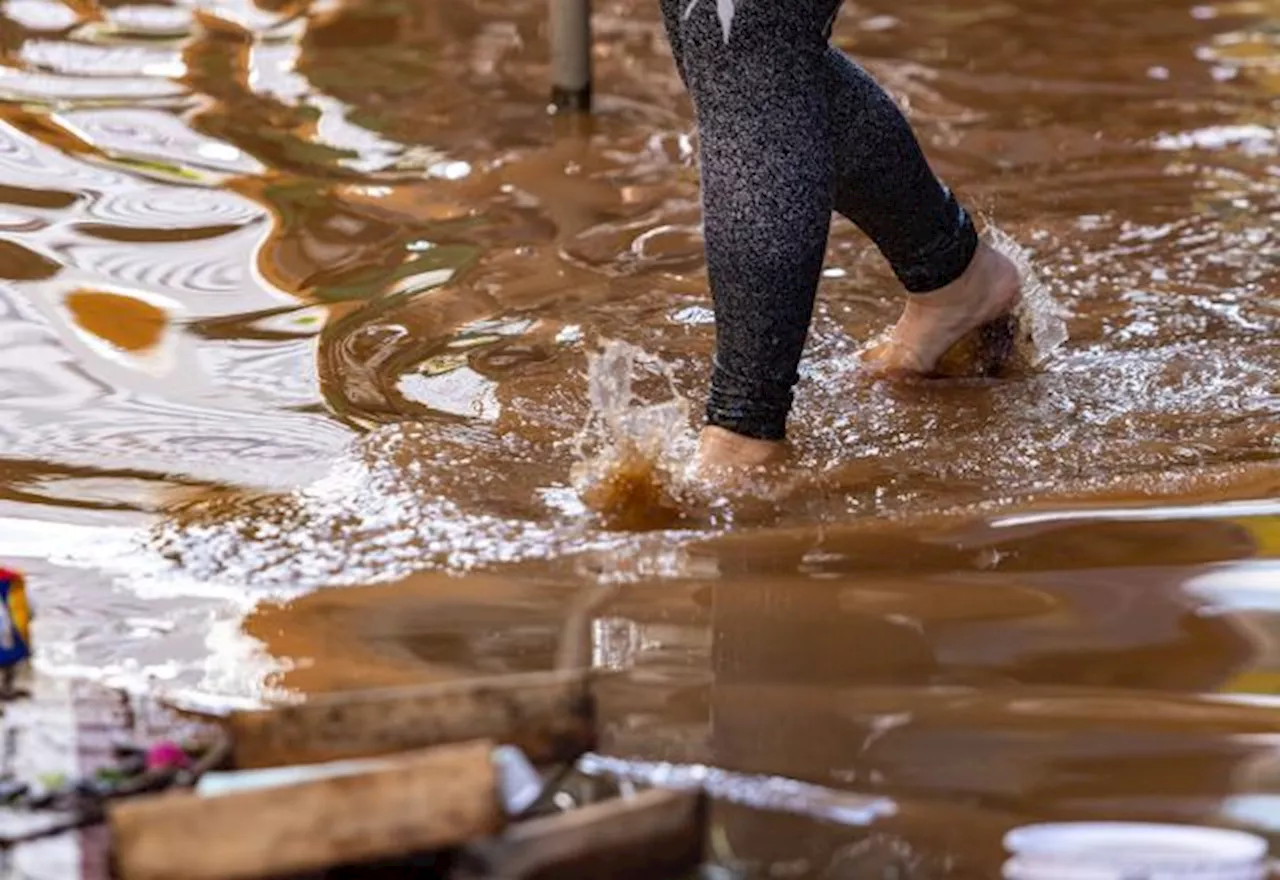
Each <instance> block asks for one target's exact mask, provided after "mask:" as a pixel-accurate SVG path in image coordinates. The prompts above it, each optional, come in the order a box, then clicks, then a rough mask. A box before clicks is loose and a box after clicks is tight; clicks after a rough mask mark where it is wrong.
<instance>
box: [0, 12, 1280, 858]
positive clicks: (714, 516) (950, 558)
mask: <svg viewBox="0 0 1280 880" xmlns="http://www.w3.org/2000/svg"><path fill="white" fill-rule="evenodd" d="M545 7H546V4H545V2H527V0H507V2H503V3H497V2H493V0H454V2H450V3H447V4H446V3H428V2H413V3H409V2H406V3H401V2H399V0H313V2H309V0H293V2H283V0H257V3H255V2H253V0H182V2H165V3H157V4H148V5H130V4H126V3H121V2H117V0H66V2H65V3H64V2H61V0H0V565H3V566H8V567H16V568H21V569H23V570H24V571H25V572H26V573H27V575H28V578H29V580H30V584H31V586H30V591H31V596H32V600H33V603H34V606H35V612H36V614H37V619H36V621H37V622H36V628H35V642H36V645H37V647H38V652H39V668H40V669H42V670H44V671H46V672H49V673H54V674H58V675H76V676H89V677H93V678H98V679H102V680H105V681H107V682H110V683H113V684H122V685H126V686H130V687H148V688H152V689H156V690H162V691H166V692H170V693H174V694H177V695H181V696H182V697H183V698H184V699H186V700H188V701H191V702H193V703H197V702H198V703H201V704H208V705H213V706H225V705H235V704H241V703H254V702H257V701H261V700H267V699H296V698H301V697H305V696H306V695H307V694H313V693H319V692H326V691H334V690H341V689H348V688H360V687H371V686H381V685H388V684H403V683H409V682H420V681H432V680H442V679H447V678H453V677H458V676H466V675H472V674H475V673H477V672H482V673H486V674H490V673H501V672H506V671H517V670H536V669H546V668H549V667H551V666H553V665H554V664H556V663H557V662H558V658H559V659H560V660H563V659H564V658H565V657H567V656H572V657H581V658H590V662H592V663H593V664H594V665H596V666H598V667H600V668H603V669H612V670H617V671H618V672H619V675H618V677H617V678H616V680H614V681H613V682H612V683H610V684H609V685H608V686H607V688H606V690H605V693H604V708H605V711H606V715H607V718H606V721H607V728H606V741H605V743H604V744H603V746H604V748H602V749H601V753H602V755H603V756H605V758H606V759H608V760H615V759H617V760H620V761H622V763H621V764H619V765H618V766H623V767H626V768H629V772H632V773H633V774H634V775H636V776H637V777H638V778H652V777H653V776H654V774H661V773H663V772H672V768H671V767H663V766H660V765H655V764H654V763H652V762H669V763H672V764H676V765H699V766H701V765H705V766H706V767H708V768H717V769H718V770H720V771H725V772H727V773H729V774H733V775H731V776H729V777H727V779H728V781H727V782H726V783H725V786H726V789H727V790H728V791H729V792H730V793H736V796H737V800H738V803H737V804H735V803H733V802H732V801H733V800H734V798H733V797H727V798H726V801H727V803H725V804H724V805H723V806H722V808H720V809H719V811H718V813H717V817H718V818H717V821H718V822H719V823H720V825H721V826H722V831H721V832H720V833H719V837H718V839H719V847H720V852H719V853H718V854H719V855H720V856H721V857H723V858H724V859H725V861H726V862H734V863H741V864H743V865H745V866H746V867H747V868H748V869H750V870H751V871H753V872H756V873H757V874H758V875H759V876H768V877H780V878H798V877H831V878H844V877H852V876H873V875H871V874H867V873H858V872H860V871H861V872H865V871H868V870H871V869H872V867H876V869H880V868H883V870H885V871H889V870H892V869H893V868H892V866H894V865H900V866H902V869H903V870H907V871H910V872H913V873H910V874H909V875H901V874H899V875H895V874H892V873H885V874H883V876H913V877H915V876H919V877H932V876H976V877H981V876H989V875H990V871H991V867H992V865H994V864H998V862H999V859H1000V854H1001V850H1000V835H1001V834H1002V833H1003V831H1004V830H1005V829H1007V828H1009V827H1011V826H1013V825H1014V824H1018V823H1021V822H1025V821H1028V820H1034V819H1040V818H1047V817H1049V818H1080V817H1089V818H1132V817H1141V818H1151V819H1165V820H1169V819H1185V820H1191V821H1203V822H1210V823H1225V824H1234V825H1237V826H1240V827H1245V828H1249V829H1252V830H1256V831H1261V832H1264V833H1268V834H1270V833H1272V832H1274V833H1275V835H1276V836H1277V837H1278V838H1280V760H1278V759H1277V758H1276V754H1277V745H1278V744H1280V732H1278V731H1280V724H1278V723H1277V719H1278V718H1280V342H1277V340H1278V339H1280V223H1277V221H1278V220H1280V128H1277V123H1276V120H1277V118H1280V117H1278V116H1277V112H1278V111H1280V2H1276V0H1242V2H1234V3H1216V4H1211V5H1200V6H1195V5H1190V4H1188V3H1187V2H1185V0H1178V2H1172V0H1141V2H1139V0H1119V2H1110V3H1104V2H1101V0H1081V2H1077V3H1074V4H1063V3H1051V2H1048V0H1005V2H982V0H974V2H970V3H947V2H943V0H924V2H917V3H913V4H908V5H905V6H896V5H894V4H891V3H889V2H888V0H870V2H865V3H858V4H856V5H855V4H852V3H849V4H847V5H846V7H845V10H844V13H843V15H842V17H841V19H840V22H839V24H838V26H837V29H836V40H837V42H838V43H839V44H840V45H841V46H842V47H843V48H844V49H845V50H846V51H848V52H850V53H851V54H852V55H853V56H854V57H856V58H857V59H858V60H859V61H861V62H862V63H864V64H865V65H866V66H867V67H868V68H869V69H870V70H871V71H872V72H873V73H874V74H875V75H876V76H877V77H878V78H879V79H880V80H881V81H882V82H883V83H884V84H885V85H886V87H888V88H889V89H890V90H891V91H893V92H894V94H895V96H897V97H898V98H900V99H901V100H902V102H903V104H904V106H905V107H906V108H907V109H908V113H909V116H910V118H911V120H912V122H913V124H914V125H915V126H916V129H917V131H918V133H919V134H920V137H921V140H922V142H923V144H924V146H925V147H926V151H927V153H928V154H929V157H930V159H931V161H932V162H933V164H934V166H935V168H936V169H937V171H938V172H939V174H940V175H941V176H942V177H943V178H944V179H946V180H947V181H948V182H949V183H950V184H951V185H952V186H953V187H954V188H955V189H956V190H957V191H958V193H959V194H960V195H961V196H962V197H963V199H964V200H965V201H966V202H967V203H968V204H970V205H972V206H973V207H974V208H975V210H976V212H977V213H979V214H980V215H982V216H983V217H984V218H985V219H986V220H987V221H988V222H990V223H991V224H994V225H995V226H996V227H998V228H999V229H1000V230H1003V232H1004V233H1007V234H1008V235H1009V236H1011V237H1012V238H1013V240H1015V241H1016V242H1017V243H1018V244H1019V245H1020V246H1021V247H1023V248H1025V249H1026V250H1027V252H1028V254H1029V255H1030V259H1031V261H1032V264H1033V267H1034V271H1035V273H1036V274H1037V276H1038V277H1039V279H1040V280H1041V281H1042V282H1043V284H1044V286H1045V290H1046V291H1047V292H1048V294H1049V295H1050V296H1052V298H1053V300H1055V301H1056V302H1057V303H1058V305H1059V306H1060V307H1061V309H1062V313H1063V314H1062V317H1063V320H1065V325H1066V330H1067V334H1068V338H1067V340H1066V341H1065V342H1064V343H1063V344H1062V345H1061V346H1059V347H1058V348H1057V349H1056V350H1055V351H1053V353H1052V355H1051V356H1050V357H1049V359H1048V360H1047V361H1046V362H1045V363H1044V364H1043V365H1042V366H1041V367H1040V368H1039V369H1038V370H1036V371H1034V372H1033V373H1031V374H1030V375H1021V376H1014V377H1010V378H1006V379H1001V380H991V381H976V380H947V381H934V382H928V383H916V384H909V385H891V384H883V383H875V382H872V381H869V380H868V379H867V378H866V377H865V376H864V375H862V374H861V373H860V371H859V370H858V367H857V362H856V353H857V351H858V350H859V349H860V348H861V347H862V346H863V345H864V344H865V343H867V342H868V341H870V340H871V339H872V338H873V337H875V336H876V335H877V334H879V333H880V332H881V331H883V330H884V329H885V328H886V327H887V326H888V325H889V324H890V323H891V322H892V321H893V320H894V319H895V318H896V317H897V315H898V313H899V311H900V309H901V299H900V297H899V294H898V293H897V291H898V287H897V285H896V283H895V282H894V280H893V276H892V274H891V273H890V271H889V269H888V267H887V266H886V265H885V264H884V263H883V261H882V260H881V258H880V257H879V255H878V254H877V253H876V252H875V251H874V249H873V248H872V247H871V245H870V243H869V242H868V241H867V240H866V239H865V238H864V237H863V236H862V235H861V234H860V233H858V232H857V230H855V229H854V228H852V227H851V226H850V225H849V224H848V223H847V222H845V221H843V220H839V221H836V222H835V223H834V224H833V232H832V238H831V244H830V249H829V253H828V259H827V265H826V270H825V272H824V280H823V284H822V289H821V291H820V294H819V306H818V313H817V317H816V319H815V323H814V330H813V333H812V335H811V338H810V344H809V348H808V350H807V356H806V361H805V365H804V367H803V373H802V375H803V380H802V386H801V388H800V389H799V401H800V402H799V406H798V409H797V412H796V416H795V419H794V421H793V432H794V441H795V443H796V446H797V450H798V457H799V464H798V466H797V467H796V469H795V473H794V475H793V478H792V479H791V481H790V482H788V483H787V484H785V485H783V486H781V487H775V491H773V492H772V493H771V494H770V495H769V496H768V497H767V498H764V499H760V500H757V501H754V502H751V503H747V502H743V501H734V502H732V503H730V502H727V501H726V502H724V503H710V504H707V505H705V506H704V507H702V508H699V509H697V510H689V511H686V515H685V516H684V517H682V518H679V519H677V520H674V521H672V522H668V523H664V524H661V526H662V527H658V528H648V529H644V530H627V529H618V528H610V527H608V526H607V524H605V523H603V522H601V521H600V520H599V519H598V518H597V517H595V516H593V515H592V513H591V512H590V511H589V510H587V509H586V508H585V507H584V506H583V504H582V500H581V498H580V497H579V493H578V492H577V491H576V489H575V485H574V482H573V475H574V473H575V467H576V466H578V465H580V464H581V463H582V461H583V455H584V454H585V453H584V451H583V449H582V447H581V444H580V442H579V439H580V433H581V432H582V430H583V428H584V426H586V425H588V424H589V423H591V422H592V420H593V419H599V418H600V417H601V414H602V408H604V409H607V408H608V407H609V406H613V405H616V406H618V407H623V408H624V409H625V407H624V406H623V405H624V404H625V403H626V401H619V400H613V401H610V400H606V399H603V398H602V396H601V393H600V392H601V388H602V386H601V383H600V381H599V374H597V377H596V381H595V384H594V386H593V383H592V381H590V380H589V375H588V374H589V358H590V357H592V356H593V355H596V354H597V353H599V352H600V351H601V350H602V348H605V347H607V346H612V348H611V349H610V350H611V351H614V352H618V351H623V352H626V351H635V352H640V353H642V354H643V357H642V358H641V361H642V362H641V363H638V364H637V365H636V379H637V381H636V384H635V389H636V397H637V399H636V401H635V402H634V403H633V404H632V406H631V407H630V410H629V411H632V412H635V411H639V412H640V413H641V414H642V415H643V414H644V413H645V412H647V410H645V409H644V407H647V406H651V405H653V404H659V403H661V402H662V401H663V400H666V399H669V398H671V396H672V391H671V388H670V387H669V386H672V385H673V386H674V389H675V394H676V397H675V398H674V399H675V402H676V403H681V402H686V403H687V404H688V412H689V416H688V420H689V424H692V423H693V420H694V419H695V417H696V416H697V415H698V411H699V406H700V401H701V399H702V394H703V391H704V385H705V381H706V372H707V367H708V362H709V354H710V351H711V346H712V342H713V326H712V323H711V313H710V311H709V306H710V303H709V299H708V297H707V295H706V286H705V276H704V273H703V264H702V252H701V237H700V235H701V232H700V228H699V205H698V182H697V170H696V167H695V166H694V164H693V155H694V144H695V139H694V138H695V132H694V131H693V128H692V123H691V118H692V117H691V110H690V107H689V105H688V102H687V99H686V98H685V96H684V94H683V91H682V88H681V85H680V82H679V79H678V78H677V76H676V73H675V68H674V65H673V64H672V62H671V59H670V56H669V54H668V49H667V46H666V42H665V39H664V37H663V34H662V30H661V26H660V22H659V18H658V4H657V3H656V2H651V0H609V2H600V3H597V4H596V29H597V39H598V44H597V49H596V70H597V77H598V80H597V85H596V91H597V101H598V112H597V114H596V115H595V116H594V117H593V118H592V119H591V120H588V121H583V120H576V121H575V120H571V119H564V118H554V117H551V116H549V115H548V114H547V111H546V99H547V95H548V93H549V92H548V89H549V79H548V76H549V74H548V61H547V46H546V41H545V33H544V31H545V21H544V18H545V12H546V9H545ZM445 8H447V9H448V15H446V14H445V13H444V11H443V10H444V9H445ZM903 10H905V11H903ZM620 345H625V346H630V347H631V348H619V346H620ZM664 374H665V375H666V376H669V377H670V382H668V380H667V379H666V378H664ZM686 433H687V429H686V428H683V427H682V428H681V429H680V430H678V431H675V432H674V433H671V435H670V436H667V437H665V438H664V442H666V443H667V444H668V445H670V446H671V447H672V448H675V449H679V444H680V442H682V440H683V439H684V438H685V434H686ZM602 760H603V759H602ZM615 769H616V768H615ZM708 772H709V771H708ZM737 774H741V775H740V776H739V775H737ZM766 777H785V778H786V779H789V780H793V781H800V782H806V783H814V784H816V785H820V786H823V787H825V788H827V789H832V790H839V791H841V792H848V793H850V794H851V795H874V796H883V797H885V798H888V799H889V802H891V803H892V804H893V805H894V809H893V810H892V811H891V813H890V814H889V815H884V816H879V817H870V818H869V817H867V816H866V815H863V813H860V812H859V811H858V810H856V809H852V808H850V809H834V808H832V809H826V810H824V809H820V806H821V805H818V804H812V803H810V804H805V803H800V804H798V805H796V809H793V810H789V811H783V812H779V813H776V814H770V815H765V816H762V815H761V814H757V813H753V812H747V811H745V810H744V809H743V806H744V805H750V804H751V803H753V802H758V801H759V798H760V797H763V796H765V795H767V794H768V793H769V792H770V791H773V790H774V789H773V788H771V786H776V785H779V784H781V783H780V782H779V781H778V780H773V781H770V780H769V779H767V778H766ZM856 801H857V798H856V797H851V798H850V802H851V803H852V802H856ZM866 822H870V824H871V826H872V829H873V833H871V834H870V835H868V833H867V830H866V828H865V827H864V823H866ZM874 876H882V875H881V874H875V875H874Z"/></svg>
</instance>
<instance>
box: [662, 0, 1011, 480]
mask: <svg viewBox="0 0 1280 880" xmlns="http://www.w3.org/2000/svg"><path fill="white" fill-rule="evenodd" d="M661 4H662V12H663V19H664V23H665V26H666V29H667V33H668V38H669V40H670V42H671V47H672V51H673V54H674V56H675V62H676V65H677V69H678V70H679V72H680V75H681V77H682V79H683V80H684V82H685V84H686V86H688V88H689V91H690V95H691V97H692V99H693V102H694V106H695V108H696V110H697V117H698V118H697V122H698V126H699V132H700V138H701V147H702V154H701V161H702V170H703V207H704V222H705V226H706V239H707V242H706V244H707V264H708V273H709V276H710V280H711V287H712V297H713V302H714V305H715V311H716V328H717V348H716V369H715V372H714V374H713V379H712V391H711V395H710V399H709V402H708V407H707V421H708V428H707V429H706V431H704V436H703V439H704V443H703V452H704V459H705V458H710V459H712V460H713V461H715V460H718V461H722V462H724V463H739V464H751V463H755V462H760V461H764V460H768V459H770V458H772V457H774V456H775V455H776V454H778V452H780V443H779V441H780V440H781V439H782V437H783V435H784V433H785V423H786V418H787V414H788V412H789V410H790V405H791V393H792V392H791V389H792V386H793V385H794V383H795V380H796V369H797V366H798V364H799V359H800V354H801V350H802V348H803V345H804V341H805V337H806V336H807V333H808V327H809V321H810V316H811V312H812V307H813V298H814V293H815V290H816V286H817V276H818V273H819V270H820V268H821V260H822V256H823V252H824V251H825V247H826V232H827V230H826V227H827V223H828V221H829V209H830V207H832V206H834V207H835V208H836V209H838V210H839V211H840V212H841V213H842V214H844V215H845V216H846V217H848V218H849V219H850V220H852V221H853V222H854V223H855V224H857V225H858V226H859V227H860V228H861V229H863V231H864V232H866V234H867V235H868V236H869V237H870V238H871V239H872V240H873V241H874V242H875V244H876V245H877V247H878V248H879V249H880V251H881V252H882V253H883V254H884V256H885V257H886V258H887V259H888V260H889V262H890V264H891V265H892V266H893V269H894V271H895V273H896V274H897V275H898V277H899V279H900V280H901V281H902V283H903V284H904V286H905V287H906V288H907V289H908V291H910V292H912V293H913V294H914V295H913V296H911V297H909V299H908V303H907V308H906V310H905V312H904V314H903V317H902V320H900V321H899V323H898V325H897V326H896V327H895V328H894V332H893V334H892V336H891V338H890V342H889V344H888V345H887V346H885V347H884V348H882V349H881V350H880V351H878V352H877V353H876V355H877V359H878V360H879V361H880V362H881V363H882V364H883V365H884V366H886V367H889V368H898V369H904V370H909V371H915V372H927V371H928V370H929V369H931V368H932V366H933V363H934V361H936V359H937V358H939V357H941V355H942V354H943V353H944V352H945V351H946V349H947V348H948V347H950V345H951V344H952V343H954V342H955V341H956V340H957V339H959V338H960V336H962V335H963V334H964V333H966V332H968V330H970V329H972V328H973V327H976V326H978V325H979V324H981V323H985V321H987V320H989V319H991V318H994V317H996V316H997V315H998V314H1000V313H1001V312H1002V311H1006V310H1007V309H1008V308H1009V307H1010V306H1011V305H1012V303H1013V301H1014V300H1015V299H1016V295H1017V273H1016V271H1015V270H1014V269H1013V266H1012V264H1011V263H1009V262H1008V260H1006V259H1005V258H1003V257H1001V256H1000V255H998V254H996V253H995V252H994V251H992V250H991V249H990V248H987V247H986V246H982V245H979V242H978V238H977V234H976V232H975V230H974V228H973V223H972V221H971V219H970V218H969V216H968V214H967V213H966V212H965V211H964V210H963V209H962V208H961V206H960V205H959V204H958V203H957V202H956V200H955V198H954V197H953V196H952V194H951V193H950V191H948V190H947V189H946V188H945V187H944V186H943V185H942V184H941V183H940V182H939V181H938V180H937V178H936V177H935V176H934V174H933V172H932V170H931V169H930V168H929V166H928V163H927V162H926V161H925V158H924V156H923V153H922V152H921V150H920V147H919V144H918V143H917V141H916V138H915V136H914V134H913V133H912V131H911V128H910V125H909V124H908V122H907V120H906V119H905V117H903V115H902V113H901V111H900V110H899V109H898V107H897V105H896V104H895V103H894V102H893V100H892V98H890V97H889V95H888V94H886V93H885V92H884V90H883V89H882V88H880V86H879V85H878V84H876V82H875V81H874V80H873V79H872V78H871V77H870V76H868V75H867V74H866V73H865V72H864V71H862V70H861V68H859V67H857V66H856V65H854V64H853V63H852V62H850V61H849V60H848V59H847V58H846V57H845V56H844V55H843V54H841V53H840V52H839V51H837V50H835V49H833V48H831V47H829V46H828V45H827V38H828V36H829V28H830V24H831V21H832V20H833V19H834V15H835V12H836V10H837V8H838V7H839V4H840V0H806V2H805V3H803V4H798V5H797V6H795V7H793V6H792V5H791V4H790V3H780V2H772V0H770V2H764V0H755V2H753V3H748V4H746V5H745V6H741V8H739V9H738V10H737V11H736V12H735V14H734V16H733V19H732V22H731V26H730V28H729V33H728V34H727V35H726V34H725V33H724V31H723V29H722V22H721V21H720V20H719V17H718V15H717V6H718V4H717V3H715V2H714V0H692V2H690V0H661ZM739 4H741V0H739ZM780 10H784V11H780ZM818 30H820V31H821V36H820V39H819V38H818V36H817V34H816V31H818ZM815 80H816V81H815ZM820 204H821V205H826V208H825V209H824V210H825V211H826V212H827V216H824V217H823V218H822V220H821V221H819V219H818V214H819V205H820ZM797 221H799V222H797ZM818 226H821V227H822V229H821V231H820V232H819V231H818V229H817V228H818ZM975 254H976V258H975Z"/></svg>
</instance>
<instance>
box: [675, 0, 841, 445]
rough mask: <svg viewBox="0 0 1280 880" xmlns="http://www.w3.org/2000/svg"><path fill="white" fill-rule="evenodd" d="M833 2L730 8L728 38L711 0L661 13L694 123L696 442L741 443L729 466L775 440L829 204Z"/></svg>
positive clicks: (761, 1) (769, 1)
mask: <svg viewBox="0 0 1280 880" xmlns="http://www.w3.org/2000/svg"><path fill="white" fill-rule="evenodd" d="M838 2H839V0H786V2H778V0H751V2H745V3H743V2H738V3H737V8H736V11H735V13H734V15H733V17H732V20H731V21H730V22H728V27H727V29H726V26H725V25H726V22H725V21H724V20H723V19H722V15H721V12H722V9H723V7H722V6H721V4H719V3H717V2H716V0H696V2H692V3H690V2H689V0H683V8H680V5H679V4H677V3H676V2H672V0H666V2H665V3H664V10H665V12H666V13H667V18H668V21H669V27H670V28H671V30H672V32H673V36H674V39H673V47H674V48H675V49H676V52H677V58H678V61H677V63H678V64H679V66H680V69H681V71H682V74H683V76H684V78H685V82H686V84H687V85H688V88H689V93H690V96H691V98H692V100H693V104H694V108H695V112H696V115H697V124H698V134H699V150H700V154H699V158H700V169H701V178H702V203H703V230H704V236H705V241H706V255H707V273H708V277H709V280H710V285H711V294H712V301H713V304H714V307H715V314H716V352H715V361H714V372H713V376H712V382H711V391H710V395H709V398H708V402H707V423H708V431H709V432H710V436H711V437H715V436H718V435H721V434H724V435H733V437H735V438H739V439H740V440H741V442H740V443H737V448H736V452H735V454H734V455H733V456H731V457H732V458H733V459H734V460H739V459H741V457H742V455H741V454H740V453H743V452H744V451H748V448H755V449H757V450H758V451H760V452H762V453H764V454H766V455H767V454H769V453H772V452H774V451H775V446H776V445H777V444H779V443H780V442H781V441H782V440H783V438H784V436H785V431H786V422H787V415H788V413H789V411H790V408H791V402H792V387H793V386H794V385H795V382H796V379H797V367H798V365H799V362H800V355H801V351H802V349H803V347H804V343H805V339H806V336H807V334H808V329H809V322H810V318H811V314H812V309H813V301H814V294H815V292H816V290H817V286H818V278H819V274H820V272H821V269H822V261H823V258H824V255H825V253H826V243H827V233H828V229H829V227H830V222H831V212H832V207H833V201H832V200H833V194H834V187H835V166H834V156H833V150H832V146H833V143H832V137H831V131H830V119H831V116H830V108H829V106H828V100H827V97H828V93H827V89H826V87H825V77H826V73H825V64H826V61H825V58H826V51H827V36H826V31H825V26H826V24H827V21H828V20H829V18H830V16H831V14H832V12H833V10H834V8H835V6H836V5H837V3H838ZM726 30H727V33H726ZM717 429H718V430H717ZM706 450H707V444H706V443H704V453H705V452H706Z"/></svg>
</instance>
